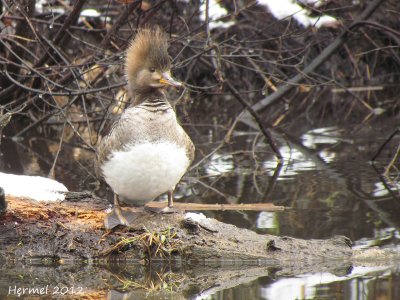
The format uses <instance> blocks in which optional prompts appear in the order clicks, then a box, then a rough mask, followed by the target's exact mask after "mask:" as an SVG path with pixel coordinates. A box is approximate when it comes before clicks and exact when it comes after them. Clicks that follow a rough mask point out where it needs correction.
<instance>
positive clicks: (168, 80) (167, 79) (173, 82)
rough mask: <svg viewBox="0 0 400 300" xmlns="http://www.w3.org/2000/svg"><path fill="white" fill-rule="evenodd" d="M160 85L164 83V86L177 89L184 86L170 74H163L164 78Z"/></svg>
mask: <svg viewBox="0 0 400 300" xmlns="http://www.w3.org/2000/svg"><path fill="white" fill-rule="evenodd" d="M160 83H162V84H164V85H171V86H173V87H177V88H178V87H181V86H182V83H180V82H179V81H176V80H175V79H173V78H172V77H171V74H170V73H169V72H164V73H162V77H161V79H160Z"/></svg>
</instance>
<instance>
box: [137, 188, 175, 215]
mask: <svg viewBox="0 0 400 300" xmlns="http://www.w3.org/2000/svg"><path fill="white" fill-rule="evenodd" d="M174 190H175V187H174V186H173V187H172V188H171V189H170V190H168V206H167V207H164V208H157V207H150V206H147V205H146V206H145V207H144V210H145V211H148V212H153V213H164V214H168V213H177V212H181V211H180V210H179V209H175V208H174Z"/></svg>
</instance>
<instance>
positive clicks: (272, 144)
mask: <svg viewBox="0 0 400 300" xmlns="http://www.w3.org/2000/svg"><path fill="white" fill-rule="evenodd" d="M225 83H226V86H227V87H228V89H229V90H230V91H231V93H232V95H233V96H234V97H235V98H236V99H237V100H238V101H239V102H240V104H242V105H243V106H244V107H245V108H246V110H247V111H248V112H249V113H250V114H251V116H252V117H253V118H254V120H255V121H256V122H257V125H258V127H259V128H260V130H261V132H262V134H263V135H264V137H265V138H266V139H267V142H268V144H269V145H270V147H271V148H272V150H273V151H274V153H275V155H276V156H277V157H278V160H279V161H282V160H283V156H282V154H281V152H280V151H279V148H278V146H277V145H276V143H275V141H274V139H273V138H272V135H271V133H270V132H269V130H268V129H267V128H266V127H265V126H264V124H263V122H262V120H261V118H260V116H259V115H258V114H257V112H256V111H255V110H254V109H253V108H252V107H251V105H250V104H249V103H247V101H246V100H245V99H243V97H242V96H241V95H240V94H239V93H238V92H237V91H236V89H235V88H234V87H233V85H232V84H231V83H230V82H229V81H228V80H227V81H225Z"/></svg>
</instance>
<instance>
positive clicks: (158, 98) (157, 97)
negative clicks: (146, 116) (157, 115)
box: [131, 88, 172, 111]
mask: <svg viewBox="0 0 400 300" xmlns="http://www.w3.org/2000/svg"><path fill="white" fill-rule="evenodd" d="M131 97H132V102H131V107H132V106H135V107H141V108H144V109H146V110H150V111H167V110H169V109H172V106H171V104H170V103H169V101H168V100H167V97H166V96H165V93H164V91H163V90H162V89H156V88H149V89H145V90H144V89H141V90H134V91H133V92H132V96H131Z"/></svg>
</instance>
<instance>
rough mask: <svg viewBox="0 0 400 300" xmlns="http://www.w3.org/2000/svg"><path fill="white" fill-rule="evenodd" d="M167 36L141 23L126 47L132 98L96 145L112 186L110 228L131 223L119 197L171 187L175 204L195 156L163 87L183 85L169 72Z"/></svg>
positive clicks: (145, 195)
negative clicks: (142, 26) (141, 27)
mask: <svg viewBox="0 0 400 300" xmlns="http://www.w3.org/2000/svg"><path fill="white" fill-rule="evenodd" d="M167 41H168V40H167V36H166V34H165V33H164V32H163V31H162V30H161V29H159V28H158V27H157V28H154V29H141V30H139V31H138V33H137V34H136V37H135V39H134V40H133V42H132V43H131V45H130V47H129V48H128V50H127V53H126V61H125V72H126V76H127V79H128V93H129V95H130V97H131V99H132V102H131V105H130V106H129V107H128V108H127V109H126V110H125V111H124V112H123V113H122V114H121V116H120V117H119V119H118V120H117V121H116V122H115V123H114V124H113V126H112V128H111V130H110V132H109V133H108V134H107V135H106V136H105V137H104V138H103V139H102V140H101V142H100V145H99V146H98V148H97V159H96V167H97V172H98V174H99V175H100V176H101V177H102V178H103V179H104V180H105V181H106V182H107V183H108V185H109V186H110V187H111V188H112V190H113V191H114V209H113V210H112V211H111V213H109V214H108V215H107V217H106V219H105V227H106V228H113V227H115V226H116V225H118V224H121V225H125V226H129V225H130V224H131V223H132V220H133V218H134V217H132V213H129V212H127V211H124V210H122V209H121V207H120V203H119V199H121V200H123V202H124V203H126V204H129V205H132V206H142V205H144V204H146V203H147V202H149V201H151V200H153V199H154V198H156V197H157V196H159V195H161V194H163V193H166V192H168V208H172V206H173V191H174V189H175V186H176V184H177V183H178V182H179V181H180V180H181V178H182V176H183V175H184V174H185V172H186V170H187V168H188V167H189V165H190V164H191V162H192V161H193V158H194V145H193V142H192V141H191V139H190V138H189V136H188V135H187V134H186V132H185V131H184V130H183V128H182V127H181V125H180V124H179V123H178V121H177V118H176V114H175V111H174V109H173V108H172V106H171V104H170V103H169V101H168V99H167V97H166V95H165V92H164V89H165V88H166V87H167V86H174V87H180V86H182V84H181V83H180V82H178V81H176V80H174V79H173V78H172V77H171V72H170V70H171V61H170V58H169V56H168V52H167V50H168V43H167ZM168 208H166V209H165V211H168Z"/></svg>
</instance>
